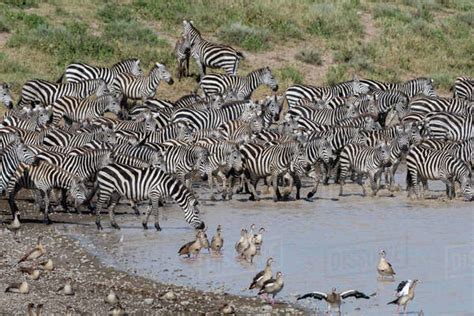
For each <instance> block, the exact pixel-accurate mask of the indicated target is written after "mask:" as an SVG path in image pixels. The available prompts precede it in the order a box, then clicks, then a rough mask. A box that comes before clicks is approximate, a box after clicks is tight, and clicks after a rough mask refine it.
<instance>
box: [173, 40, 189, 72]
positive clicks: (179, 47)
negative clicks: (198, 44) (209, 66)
mask: <svg viewBox="0 0 474 316" xmlns="http://www.w3.org/2000/svg"><path fill="white" fill-rule="evenodd" d="M173 53H174V55H175V57H176V59H177V72H176V77H177V78H178V80H180V81H181V78H183V77H189V57H191V49H190V48H189V46H188V45H187V43H186V39H185V38H184V37H180V38H179V39H178V41H177V42H176V45H175V46H174V50H173Z"/></svg>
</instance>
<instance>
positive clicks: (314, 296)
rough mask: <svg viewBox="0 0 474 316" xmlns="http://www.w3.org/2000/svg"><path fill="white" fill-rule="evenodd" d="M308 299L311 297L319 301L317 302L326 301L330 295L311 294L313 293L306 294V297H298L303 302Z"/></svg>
mask: <svg viewBox="0 0 474 316" xmlns="http://www.w3.org/2000/svg"><path fill="white" fill-rule="evenodd" d="M308 297H311V298H314V299H317V300H325V299H327V298H328V295H327V294H326V293H323V292H311V293H306V294H304V295H300V296H298V298H297V300H302V299H305V298H308Z"/></svg>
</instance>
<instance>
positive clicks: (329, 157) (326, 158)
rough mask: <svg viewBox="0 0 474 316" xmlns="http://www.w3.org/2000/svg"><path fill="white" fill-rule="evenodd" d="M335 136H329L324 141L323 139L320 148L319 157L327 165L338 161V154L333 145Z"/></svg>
mask: <svg viewBox="0 0 474 316" xmlns="http://www.w3.org/2000/svg"><path fill="white" fill-rule="evenodd" d="M333 137H334V135H329V136H327V137H325V138H324V139H321V141H320V143H319V147H318V157H319V159H322V161H323V162H324V163H326V164H328V163H330V162H331V161H334V160H335V159H336V154H335V153H334V149H333V147H332V145H331V142H332V140H333Z"/></svg>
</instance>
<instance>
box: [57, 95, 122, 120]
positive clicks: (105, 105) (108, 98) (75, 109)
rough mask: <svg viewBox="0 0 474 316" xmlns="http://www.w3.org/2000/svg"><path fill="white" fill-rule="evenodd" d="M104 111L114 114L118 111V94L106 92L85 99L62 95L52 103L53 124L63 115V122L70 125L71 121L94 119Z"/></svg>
mask: <svg viewBox="0 0 474 316" xmlns="http://www.w3.org/2000/svg"><path fill="white" fill-rule="evenodd" d="M106 112H112V113H114V114H116V115H117V114H118V113H119V112H120V95H117V94H115V95H111V94H106V95H103V96H100V97H97V98H93V97H89V98H86V99H79V98H74V97H62V98H60V99H58V100H57V101H56V102H54V104H53V125H57V124H58V123H59V121H60V120H61V118H63V117H64V120H65V122H66V123H67V124H68V125H71V124H72V122H73V121H74V122H82V121H83V120H86V119H95V118H97V117H101V116H103V115H104V114H105V113H106Z"/></svg>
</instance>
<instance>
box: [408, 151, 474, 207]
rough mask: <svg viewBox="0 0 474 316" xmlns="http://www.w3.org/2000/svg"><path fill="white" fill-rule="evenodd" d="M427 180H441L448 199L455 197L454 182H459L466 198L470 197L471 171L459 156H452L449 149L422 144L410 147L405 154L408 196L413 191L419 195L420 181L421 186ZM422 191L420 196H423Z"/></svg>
mask: <svg viewBox="0 0 474 316" xmlns="http://www.w3.org/2000/svg"><path fill="white" fill-rule="evenodd" d="M428 180H441V181H443V182H444V183H445V184H446V194H447V196H448V198H449V199H452V198H454V197H455V190H454V183H455V182H459V183H460V184H461V190H462V192H463V195H464V198H465V199H466V200H471V199H472V194H473V192H472V188H471V173H470V170H469V168H468V166H467V165H466V164H465V163H464V162H463V161H462V160H461V159H459V158H457V157H453V156H452V155H451V154H450V153H449V151H444V150H433V149H430V148H426V147H423V146H416V147H413V148H411V149H410V152H409V153H408V155H407V191H408V197H413V191H415V193H416V196H417V197H418V198H419V197H420V187H419V185H418V183H419V182H420V181H421V182H422V184H423V188H425V187H426V186H427V184H428ZM424 191H425V190H423V191H422V192H421V197H422V198H424Z"/></svg>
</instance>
